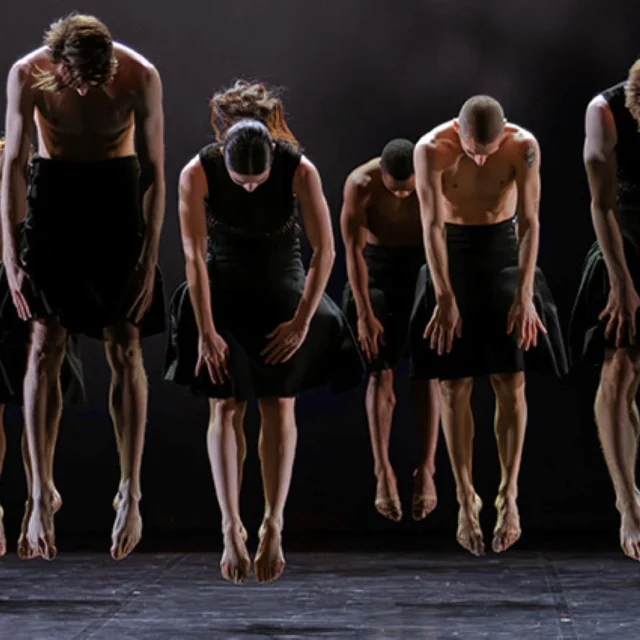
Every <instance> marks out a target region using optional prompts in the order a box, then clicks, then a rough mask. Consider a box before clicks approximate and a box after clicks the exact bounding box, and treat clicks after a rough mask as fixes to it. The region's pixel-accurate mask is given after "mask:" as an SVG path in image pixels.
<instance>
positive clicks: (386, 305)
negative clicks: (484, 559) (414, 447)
mask: <svg viewBox="0 0 640 640" xmlns="http://www.w3.org/2000/svg"><path fill="white" fill-rule="evenodd" d="M414 147H415V145H414V144H413V142H410V141H409V140H403V139H396V140H392V141H391V142H389V143H388V144H387V145H386V146H385V147H384V149H383V150H382V155H381V156H380V157H378V158H374V159H373V160H369V162H366V163H365V164H363V165H361V166H359V167H357V168H356V169H355V170H354V171H353V172H352V173H351V174H350V175H349V177H348V178H347V180H346V182H345V185H344V202H343V205H342V214H341V227H342V238H343V240H344V245H345V248H346V258H347V274H348V277H349V282H348V283H347V285H346V286H345V290H344V295H343V311H344V312H345V315H346V316H347V318H348V319H349V322H350V323H351V326H352V329H353V331H354V333H355V334H356V335H357V336H358V340H359V341H360V345H361V347H362V351H363V352H364V355H365V357H366V359H367V361H368V364H369V367H368V368H369V382H368V385H367V392H366V401H365V403H366V410H367V419H368V423H369V435H370V438H371V448H372V450H373V461H374V474H375V477H376V480H377V488H376V498H375V506H376V509H377V510H378V511H379V512H380V514H382V515H383V516H384V517H385V518H388V519H389V520H392V521H394V522H399V521H400V519H401V518H402V506H401V502H400V498H399V496H398V488H397V483H396V476H395V474H394V472H393V468H392V467H391V463H390V461H389V437H390V435H391V423H392V420H393V410H394V407H395V403H396V397H395V393H394V371H395V368H396V366H397V364H398V363H399V362H400V360H401V359H402V358H403V357H404V356H405V355H407V354H408V346H409V320H410V317H411V310H412V308H413V303H414V297H415V289H416V280H417V277H418V273H419V271H420V268H421V267H422V265H423V264H424V262H425V258H424V247H423V244H422V227H421V224H420V208H419V205H418V198H417V196H416V193H415V175H414V169H413V152H414ZM438 397H439V390H438V383H437V381H436V380H416V381H415V382H414V384H413V400H414V405H415V409H416V413H417V414H418V417H419V422H420V430H421V440H422V450H421V455H420V466H419V467H418V469H417V470H416V471H415V474H414V478H415V480H414V490H413V498H412V502H411V506H412V516H413V518H414V520H422V519H423V518H425V517H426V516H427V515H428V514H429V513H431V512H432V511H433V510H434V509H435V507H436V504H437V493H436V487H435V483H434V481H433V476H434V473H435V454H436V446H437V444H438V425H439V421H440V414H439V407H438Z"/></svg>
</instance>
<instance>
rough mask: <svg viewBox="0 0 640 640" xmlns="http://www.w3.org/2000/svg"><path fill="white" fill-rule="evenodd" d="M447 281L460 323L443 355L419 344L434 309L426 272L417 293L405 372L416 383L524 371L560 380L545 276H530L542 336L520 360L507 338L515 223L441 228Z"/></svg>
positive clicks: (554, 314) (556, 330) (562, 365)
mask: <svg viewBox="0 0 640 640" xmlns="http://www.w3.org/2000/svg"><path fill="white" fill-rule="evenodd" d="M446 230H447V251H448V257H449V275H450V278H451V285H452V287H453V291H454V294H455V297H456V302H457V304H458V308H459V310H460V315H461V318H462V337H460V338H458V337H455V338H454V340H453V348H452V350H451V352H450V353H448V354H444V355H442V356H438V354H437V352H436V351H435V350H434V349H431V348H430V346H429V340H425V339H424V338H423V334H424V330H425V328H426V326H427V323H428V322H429V320H430V318H431V316H432V314H433V311H434V308H435V305H436V300H435V291H434V287H433V282H432V280H431V278H430V275H429V272H428V269H427V267H426V266H425V267H424V268H423V269H422V270H421V272H420V277H419V279H418V285H417V287H416V304H415V306H414V310H413V314H412V318H411V331H410V333H411V337H410V340H411V371H412V377H414V378H415V379H432V378H439V379H441V380H456V379H460V378H467V377H474V378H475V377H479V376H483V375H487V374H494V373H515V372H517V371H523V370H525V369H533V370H537V371H539V372H541V373H546V374H552V375H556V376H561V375H564V374H565V373H566V372H567V369H568V365H567V357H566V351H565V346H564V341H563V337H562V330H561V327H560V321H559V318H558V311H557V308H556V305H555V303H554V301H553V297H552V296H551V292H550V291H549V288H548V286H547V282H546V280H545V277H544V275H543V274H542V271H540V269H538V268H536V272H535V280H534V295H533V300H534V304H535V306H536V309H537V311H538V315H539V316H540V319H541V321H542V323H543V325H544V326H545V328H546V330H547V335H544V334H542V333H538V346H537V347H535V348H533V347H532V348H530V349H529V351H527V352H524V351H523V350H522V349H519V348H518V346H517V337H516V330H514V332H513V334H512V335H508V334H507V318H508V313H509V309H510V308H511V305H512V303H513V300H514V296H515V293H516V288H517V283H518V245H517V236H516V224H515V218H511V219H509V220H505V221H504V222H500V223H497V224H493V225H456V224H447V227H446Z"/></svg>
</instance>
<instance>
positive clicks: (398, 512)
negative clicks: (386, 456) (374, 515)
mask: <svg viewBox="0 0 640 640" xmlns="http://www.w3.org/2000/svg"><path fill="white" fill-rule="evenodd" d="M377 480H378V484H377V486H376V501H375V506H376V509H377V511H378V513H379V514H380V515H381V516H384V517H385V518H387V520H391V521H392V522H400V520H402V505H401V504H400V496H399V495H398V485H397V482H396V476H395V474H394V473H393V470H392V469H388V470H386V471H382V472H380V473H379V474H378V475H377Z"/></svg>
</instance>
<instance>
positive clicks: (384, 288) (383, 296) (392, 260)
mask: <svg viewBox="0 0 640 640" xmlns="http://www.w3.org/2000/svg"><path fill="white" fill-rule="evenodd" d="M363 253H364V258H365V260H366V263H367V270H368V272H369V299H370V300H371V307H372V308H373V312H374V314H375V316H376V318H377V319H378V321H379V322H380V324H381V325H382V326H383V328H384V341H385V344H384V345H379V351H378V357H377V358H376V359H375V360H373V361H372V362H370V363H368V369H369V371H381V370H383V369H393V368H394V367H395V366H396V365H397V364H398V362H400V360H402V359H403V358H404V357H405V356H406V355H408V347H409V321H410V318H411V311H412V309H413V304H414V297H415V291H416V281H417V278H418V274H419V272H420V268H421V267H422V266H423V265H424V262H425V254H424V248H423V247H422V246H419V247H388V246H381V245H373V244H367V245H366V246H365V248H364V251H363ZM342 310H343V312H344V314H345V315H346V317H347V319H348V321H349V324H350V325H351V329H352V331H353V333H354V335H356V336H357V334H358V314H357V312H356V304H355V301H354V299H353V291H352V290H351V285H350V284H349V283H348V282H347V284H346V285H345V288H344V292H343V295H342Z"/></svg>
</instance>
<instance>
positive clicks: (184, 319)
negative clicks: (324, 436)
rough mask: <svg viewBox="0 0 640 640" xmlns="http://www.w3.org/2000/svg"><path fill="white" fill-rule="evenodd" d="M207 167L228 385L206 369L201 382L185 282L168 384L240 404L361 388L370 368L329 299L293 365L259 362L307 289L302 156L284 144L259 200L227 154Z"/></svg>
mask: <svg viewBox="0 0 640 640" xmlns="http://www.w3.org/2000/svg"><path fill="white" fill-rule="evenodd" d="M200 162H201V163H202V166H203V168H204V171H205V174H206V176H207V183H208V188H209V194H210V197H209V198H208V200H207V226H208V237H209V255H208V267H209V279H210V285H211V305H212V313H213V319H214V323H215V326H216V330H217V331H218V332H219V333H220V335H221V336H222V337H223V338H224V340H225V341H226V342H227V344H228V346H229V351H230V357H229V371H230V380H228V381H227V382H226V383H225V384H222V385H218V384H213V383H212V381H211V380H210V378H209V375H208V372H207V371H206V367H203V370H202V372H201V374H200V375H199V376H198V377H195V366H196V362H197V356H198V330H197V326H196V323H195V318H194V315H193V309H192V306H191V301H190V298H189V292H188V288H187V284H186V283H183V284H182V285H181V286H179V287H178V289H177V290H176V291H175V293H174V295H173V297H172V300H171V305H170V327H171V329H170V336H169V345H168V350H167V357H166V368H165V378H166V379H167V380H171V381H173V382H176V383H178V384H180V385H186V386H189V387H190V388H191V390H192V391H193V392H194V393H195V394H196V395H200V396H206V397H210V398H230V397H233V398H236V399H237V400H239V401H244V400H249V399H252V398H264V397H278V398H284V397H294V396H296V395H298V394H299V393H300V392H301V391H304V390H306V389H310V388H313V387H318V386H321V385H325V384H329V385H330V386H331V387H332V388H333V389H334V390H335V391H343V390H346V389H349V388H351V387H353V386H355V385H357V384H358V382H359V381H360V380H361V378H362V375H363V373H364V364H363V362H362V359H361V357H360V354H359V351H358V348H357V346H356V343H355V339H354V337H353V335H352V333H351V331H350V329H349V326H348V324H347V322H346V320H345V318H344V316H343V315H342V313H341V311H340V309H339V308H338V307H337V306H336V305H335V303H334V302H332V300H331V299H330V298H329V297H328V296H327V295H326V294H325V295H323V296H322V299H321V301H320V304H319V305H318V308H317V310H316V313H315V315H314V316H313V318H312V320H311V323H310V327H309V332H308V334H307V337H306V339H305V341H304V342H303V344H302V346H301V347H300V349H299V350H298V351H297V352H296V353H295V355H294V356H293V357H292V358H291V359H290V360H289V361H287V362H284V363H280V364H277V365H268V364H265V362H264V356H262V355H260V352H261V351H262V350H263V349H264V347H265V346H266V345H267V344H268V343H269V339H268V338H267V334H269V333H270V332H271V331H273V330H274V329H275V328H276V326H278V325H279V324H280V323H282V322H286V321H289V320H291V319H292V318H293V316H294V313H295V311H296V309H297V306H298V303H299V301H300V298H301V297H302V293H303V289H304V286H305V277H306V276H305V272H304V268H303V265H302V261H301V256H300V242H299V237H298V235H299V229H298V225H297V212H296V202H295V197H294V195H293V191H292V182H293V176H294V173H295V171H296V169H297V167H298V165H299V163H300V152H299V151H298V150H296V149H295V148H293V147H291V146H290V145H288V144H286V143H283V142H278V143H277V144H276V149H275V151H274V159H273V164H272V167H271V173H270V175H269V178H268V180H267V181H266V182H264V183H263V184H261V185H260V186H259V187H258V188H257V189H256V190H255V191H254V192H252V193H248V192H247V191H246V190H245V189H243V188H242V187H241V186H238V185H237V184H235V183H234V182H233V181H232V180H231V178H230V177H229V174H228V172H227V169H226V166H225V163H224V158H223V156H222V154H221V152H220V146H219V145H217V144H215V145H210V146H208V147H205V148H204V149H203V150H202V151H201V152H200Z"/></svg>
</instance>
